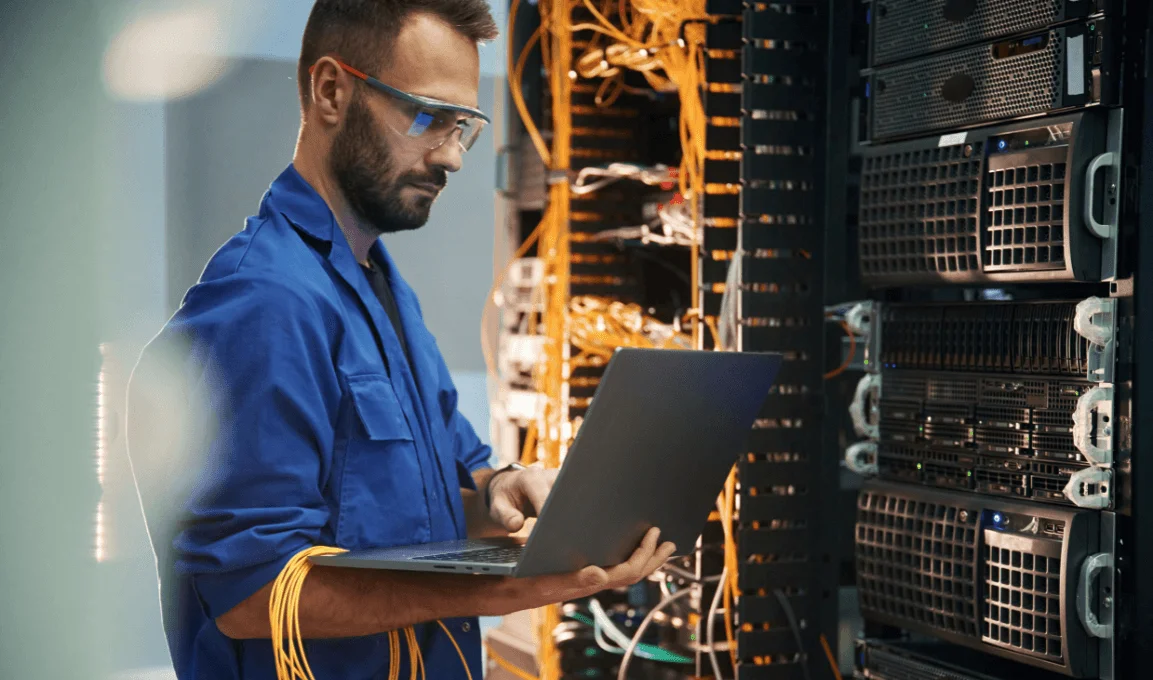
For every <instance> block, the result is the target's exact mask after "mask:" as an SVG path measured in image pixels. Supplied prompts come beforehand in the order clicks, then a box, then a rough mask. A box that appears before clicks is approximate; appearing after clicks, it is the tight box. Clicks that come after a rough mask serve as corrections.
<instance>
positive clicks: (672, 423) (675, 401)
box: [516, 348, 782, 576]
mask: <svg viewBox="0 0 1153 680" xmlns="http://www.w3.org/2000/svg"><path fill="white" fill-rule="evenodd" d="M781 361H782V359H781V356H780V355H779V354H753V353H736V352H708V351H687V350H665V349H660V350H657V349H632V348H625V349H620V350H618V351H617V352H616V353H615V354H614V355H613V357H612V359H611V360H610V362H609V365H608V367H607V368H606V370H605V373H604V377H603V378H602V379H601V383H600V386H599V387H598V389H597V392H596V396H595V397H594V399H593V401H592V404H591V405H590V407H589V410H588V412H587V414H586V416H585V420H584V423H583V424H582V425H581V428H580V430H579V431H578V433H577V437H576V439H575V441H574V442H573V445H572V448H571V450H570V451H569V453H568V455H567V457H566V458H565V462H564V465H563V466H562V468H561V471H560V473H559V476H558V478H557V480H556V484H555V486H554V487H553V490H552V492H551V493H550V494H549V497H548V500H547V501H546V502H545V506H544V508H542V510H541V516H540V519H539V520H538V521H537V524H536V527H535V528H534V529H533V531H532V534H531V535H530V537H529V540H528V544H527V545H526V546H525V551H524V554H523V555H522V556H521V559H520V562H519V564H518V566H517V570H516V575H517V576H536V575H541V574H552V573H564V572H571V571H575V570H577V569H580V568H583V567H585V566H588V565H590V564H596V565H600V566H611V565H615V564H620V563H621V562H622V561H624V560H625V559H627V558H628V557H629V555H631V554H632V552H633V550H635V549H636V546H637V545H638V544H639V542H640V540H641V538H642V537H643V536H644V533H645V532H646V531H647V530H648V529H649V527H652V526H657V527H660V529H661V540H662V541H666V540H667V541H673V542H675V543H676V545H677V553H678V554H681V555H683V554H687V553H690V552H692V550H693V549H694V547H695V544H696V540H697V537H698V536H699V535H700V533H701V530H702V529H703V528H704V525H705V523H706V522H707V521H708V515H709V512H710V511H711V509H712V508H714V507H715V503H716V499H717V495H718V494H719V493H720V491H721V488H722V487H723V486H724V481H725V479H726V477H727V476H728V473H729V470H730V469H731V468H732V466H733V464H735V463H736V462H737V459H738V457H739V455H740V454H742V453H744V452H745V448H746V443H747V440H748V435H749V431H750V429H751V428H752V426H753V422H754V421H755V420H756V418H757V414H758V413H760V411H761V408H762V406H763V405H764V403H765V399H766V397H767V396H768V394H769V390H770V388H771V387H772V385H773V381H774V379H775V378H776V375H777V371H778V370H779V368H780V366H781Z"/></svg>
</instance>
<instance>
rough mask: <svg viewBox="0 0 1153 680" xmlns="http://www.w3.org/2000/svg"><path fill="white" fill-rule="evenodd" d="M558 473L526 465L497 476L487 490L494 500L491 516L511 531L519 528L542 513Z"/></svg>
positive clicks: (513, 531) (490, 510)
mask: <svg viewBox="0 0 1153 680" xmlns="http://www.w3.org/2000/svg"><path fill="white" fill-rule="evenodd" d="M557 472H558V471H557V470H544V469H541V468H527V469H525V470H510V471H508V472H503V473H501V474H499V475H496V476H495V477H493V478H492V479H491V480H489V490H488V492H489V497H490V498H491V499H492V505H491V506H490V507H489V509H488V513H489V517H491V518H492V520H493V521H494V522H496V523H497V524H499V525H501V526H502V527H504V529H505V531H508V532H509V533H516V532H517V531H520V530H521V529H522V528H524V521H525V519H526V518H528V517H536V516H537V515H539V514H540V511H541V508H543V507H544V501H545V499H546V498H548V494H549V491H551V490H552V485H553V484H554V483H555V482H556V476H557Z"/></svg>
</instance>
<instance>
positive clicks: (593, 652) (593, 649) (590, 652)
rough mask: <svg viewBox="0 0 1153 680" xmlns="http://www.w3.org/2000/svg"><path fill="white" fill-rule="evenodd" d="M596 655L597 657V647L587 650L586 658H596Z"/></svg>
mask: <svg viewBox="0 0 1153 680" xmlns="http://www.w3.org/2000/svg"><path fill="white" fill-rule="evenodd" d="M596 655H597V649H596V647H588V648H586V649H585V656H590V657H591V656H596Z"/></svg>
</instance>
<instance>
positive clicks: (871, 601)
mask: <svg viewBox="0 0 1153 680" xmlns="http://www.w3.org/2000/svg"><path fill="white" fill-rule="evenodd" d="M857 508H858V514H857V580H858V584H859V586H860V592H861V608H862V610H863V611H865V612H870V611H871V612H876V613H879V614H886V615H889V616H894V617H898V618H901V619H904V620H908V621H916V622H918V623H921V624H924V625H926V626H929V627H932V628H936V629H939V630H942V631H948V632H950V633H958V634H961V635H966V636H975V635H976V634H977V620H976V611H977V599H976V598H977V592H976V581H975V580H974V579H975V578H976V575H977V574H976V558H977V513H973V512H969V511H968V510H965V509H963V508H957V507H953V506H950V505H946V504H943V503H932V502H924V501H917V500H914V499H911V498H903V497H898V496H895V495H888V494H884V493H878V492H868V491H863V492H862V493H861V494H860V496H859V497H858V504H857Z"/></svg>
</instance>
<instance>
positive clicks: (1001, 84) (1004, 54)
mask: <svg viewBox="0 0 1153 680" xmlns="http://www.w3.org/2000/svg"><path fill="white" fill-rule="evenodd" d="M1098 24H1100V26H1099V25H1098ZM1104 26H1105V21H1104V20H1100V22H1094V23H1093V31H1092V32H1090V31H1089V29H1088V27H1087V26H1086V25H1082V24H1074V25H1069V26H1064V27H1060V28H1054V29H1051V30H1047V31H1041V32H1038V33H1035V34H1032V35H1029V36H1025V37H1021V38H1014V39H1011V40H1006V41H1002V42H998V43H993V44H991V45H990V44H985V45H975V46H972V47H966V48H962V49H958V50H955V51H952V52H946V53H943V54H937V55H933V56H929V57H925V58H924V59H921V60H918V61H915V62H909V63H903V64H898V65H894V66H886V67H881V68H877V69H876V70H875V71H873V72H872V74H871V75H869V76H868V84H867V88H868V89H867V91H866V100H867V104H868V126H867V128H868V129H867V135H868V139H869V140H871V141H874V142H876V141H880V140H887V139H894V138H899V137H908V136H913V135H918V134H924V133H927V132H931V131H937V130H946V129H949V128H960V127H971V126H975V125H979V124H982V123H989V122H993V121H997V120H1008V119H1012V118H1018V117H1021V116H1028V115H1038V114H1045V113H1051V112H1055V111H1058V110H1061V109H1065V108H1070V107H1076V106H1084V105H1086V104H1090V103H1094V102H1095V101H1099V100H1104V99H1105V98H1108V97H1111V96H1112V90H1111V88H1104V89H1102V88H1097V89H1095V87H1094V82H1093V78H1094V69H1095V68H1096V69H1097V75H1100V74H1101V68H1100V66H1099V65H1095V64H1094V63H1093V62H1094V60H1095V59H1097V57H1096V56H1095V55H1094V53H1093V50H1094V46H1095V40H1096V35H1097V34H1098V30H1099V29H1103V28H1104ZM1067 51H1069V54H1067V53H1066V52H1067ZM1098 61H1099V60H1098ZM1095 98H1096V99H1095Z"/></svg>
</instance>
